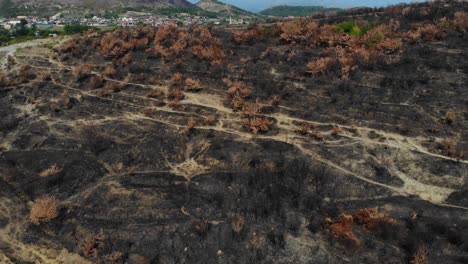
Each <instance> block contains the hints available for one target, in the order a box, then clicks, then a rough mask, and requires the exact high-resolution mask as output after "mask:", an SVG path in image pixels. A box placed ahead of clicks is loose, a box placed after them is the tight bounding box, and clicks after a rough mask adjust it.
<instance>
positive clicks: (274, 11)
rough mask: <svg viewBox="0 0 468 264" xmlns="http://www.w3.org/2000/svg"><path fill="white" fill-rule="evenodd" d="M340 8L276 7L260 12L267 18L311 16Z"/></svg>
mask: <svg viewBox="0 0 468 264" xmlns="http://www.w3.org/2000/svg"><path fill="white" fill-rule="evenodd" d="M340 10H341V9H339V8H326V7H323V6H287V5H281V6H274V7H271V8H268V9H265V10H263V11H261V12H260V14H261V15H265V16H276V17H287V16H310V15H313V14H316V13H322V12H336V11H340Z"/></svg>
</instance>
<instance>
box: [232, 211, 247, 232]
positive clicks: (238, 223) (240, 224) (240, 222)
mask: <svg viewBox="0 0 468 264" xmlns="http://www.w3.org/2000/svg"><path fill="white" fill-rule="evenodd" d="M244 225H245V217H244V216H242V215H240V214H236V215H235V216H234V218H233V219H232V221H231V228H232V231H233V232H234V233H236V234H239V233H240V232H241V231H242V230H243V229H244Z"/></svg>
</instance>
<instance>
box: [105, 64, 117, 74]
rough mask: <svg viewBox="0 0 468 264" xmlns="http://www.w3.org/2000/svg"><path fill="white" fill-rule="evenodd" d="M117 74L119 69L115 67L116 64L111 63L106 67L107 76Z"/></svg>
mask: <svg viewBox="0 0 468 264" xmlns="http://www.w3.org/2000/svg"><path fill="white" fill-rule="evenodd" d="M116 74H117V70H116V69H115V67H114V65H112V64H109V65H107V66H106V68H105V69H104V75H105V76H107V77H114V76H115V75H116Z"/></svg>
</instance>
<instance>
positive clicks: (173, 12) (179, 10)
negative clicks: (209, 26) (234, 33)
mask: <svg viewBox="0 0 468 264" xmlns="http://www.w3.org/2000/svg"><path fill="white" fill-rule="evenodd" d="M155 13H157V14H159V15H163V16H168V17H177V16H180V15H181V14H189V15H191V16H204V17H208V18H217V17H218V14H216V13H213V12H208V11H204V10H202V9H199V8H193V7H184V6H174V7H165V8H160V9H157V10H155Z"/></svg>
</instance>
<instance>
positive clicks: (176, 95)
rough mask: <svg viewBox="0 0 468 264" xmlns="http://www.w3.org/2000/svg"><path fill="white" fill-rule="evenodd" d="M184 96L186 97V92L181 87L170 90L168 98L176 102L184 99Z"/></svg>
mask: <svg viewBox="0 0 468 264" xmlns="http://www.w3.org/2000/svg"><path fill="white" fill-rule="evenodd" d="M184 98H185V95H184V93H183V92H182V91H181V90H179V89H174V90H172V91H170V92H169V94H168V95H167V99H168V100H169V101H171V102H176V103H178V102H180V101H182V100H184Z"/></svg>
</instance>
